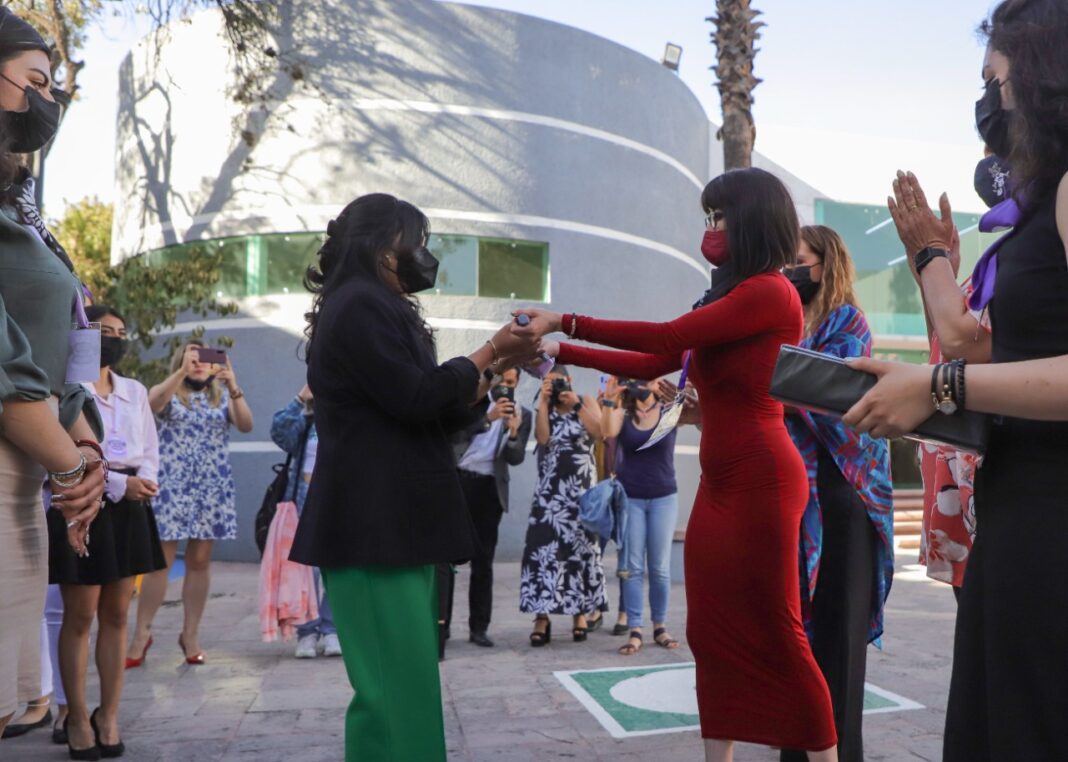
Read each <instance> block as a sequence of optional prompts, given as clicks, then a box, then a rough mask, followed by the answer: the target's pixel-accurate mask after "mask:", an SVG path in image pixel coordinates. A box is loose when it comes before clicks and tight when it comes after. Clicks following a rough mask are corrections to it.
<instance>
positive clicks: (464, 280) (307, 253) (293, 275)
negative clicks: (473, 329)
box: [146, 233, 549, 302]
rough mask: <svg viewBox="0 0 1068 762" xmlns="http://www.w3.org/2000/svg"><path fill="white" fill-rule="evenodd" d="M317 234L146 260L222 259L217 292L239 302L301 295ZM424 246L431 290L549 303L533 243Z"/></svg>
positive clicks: (458, 238) (438, 239)
mask: <svg viewBox="0 0 1068 762" xmlns="http://www.w3.org/2000/svg"><path fill="white" fill-rule="evenodd" d="M322 240H323V234H322V233H273V234H269V235H252V236H242V237H237V238H221V239H217V240H214V241H203V242H196V243H185V244H178V245H177V246H168V247H167V248H165V249H157V250H155V251H151V252H149V253H148V254H147V255H146V256H147V257H148V261H149V263H150V264H156V263H164V262H174V261H181V260H182V259H183V258H185V257H188V256H189V255H190V254H191V252H192V251H194V250H195V249H207V250H209V251H217V252H218V253H220V254H221V255H222V263H221V265H220V273H219V281H218V283H217V286H216V290H218V291H219V292H221V293H222V295H223V296H227V297H230V298H241V297H244V296H264V295H267V294H286V293H300V292H301V291H303V289H304V273H305V271H306V270H307V268H308V266H309V265H311V264H314V263H315V261H316V257H317V255H318V253H319V247H320V246H321V245H322ZM427 245H428V248H429V249H430V250H431V251H432V252H433V253H434V255H435V256H436V257H437V258H438V259H439V260H440V261H441V266H440V267H439V268H438V280H437V283H436V284H435V287H434V290H435V292H436V293H438V294H441V295H445V296H481V297H490V298H498V299H528V300H531V301H542V302H544V301H548V300H549V246H548V244H545V243H537V242H532V241H512V240H509V239H503V238H478V237H476V236H465V235H432V236H431V237H430V241H429V242H428V244H427Z"/></svg>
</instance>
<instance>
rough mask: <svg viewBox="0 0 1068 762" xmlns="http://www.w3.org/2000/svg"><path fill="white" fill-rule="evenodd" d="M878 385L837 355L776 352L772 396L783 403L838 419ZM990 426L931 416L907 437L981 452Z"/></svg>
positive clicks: (791, 349)
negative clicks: (777, 354)
mask: <svg viewBox="0 0 1068 762" xmlns="http://www.w3.org/2000/svg"><path fill="white" fill-rule="evenodd" d="M876 381H877V379H876V377H875V376H873V375H872V374H871V373H865V372H863V371H860V370H855V369H853V368H851V367H849V365H847V364H846V362H845V361H844V360H842V359H841V358H840V357H836V356H834V355H825V354H821V353H820V352H813V351H812V350H810V349H804V348H803V347H795V346H791V345H785V346H783V347H782V349H780V350H779V359H778V361H777V362H776V363H775V372H774V373H773V374H772V377H771V389H770V393H771V396H772V397H774V398H775V399H777V400H779V401H780V402H782V403H784V404H786V405H792V406H794V407H800V408H805V409H807V410H813V411H815V412H818V413H826V414H828V415H835V416H842V415H845V414H846V412H848V410H849V409H850V408H851V407H853V405H854V404H856V403H857V401H858V400H860V398H861V397H863V396H864V395H865V394H866V393H867V392H868V390H869V389H871V388H872V387H873V386H875V383H876ZM990 423H991V417H990V416H989V415H986V414H984V413H976V412H973V411H970V410H963V411H960V412H957V413H955V414H953V415H943V414H942V413H937V412H933V413H932V414H931V417H930V418H928V419H927V420H926V421H924V422H923V423H921V424H920V425H919V426H917V427H916V430H915V431H913V432H912V433H910V434H906V435H905V436H906V438H907V439H918V440H923V441H930V442H936V443H938V444H944V445H949V446H950V447H955V448H957V449H958V450H968V451H971V452H977V453H980V454H982V453H983V452H985V451H986V446H987V442H988V441H989V439H990Z"/></svg>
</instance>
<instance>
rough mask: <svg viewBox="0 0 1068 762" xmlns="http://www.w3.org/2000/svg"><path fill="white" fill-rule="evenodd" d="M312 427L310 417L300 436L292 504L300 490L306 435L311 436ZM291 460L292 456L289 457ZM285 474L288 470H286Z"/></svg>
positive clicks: (312, 422) (312, 420)
mask: <svg viewBox="0 0 1068 762" xmlns="http://www.w3.org/2000/svg"><path fill="white" fill-rule="evenodd" d="M313 425H314V419H313V418H312V416H308V417H307V421H306V422H305V424H304V431H303V432H301V434H300V450H299V451H298V453H299V454H298V455H297V478H296V479H294V480H293V495H292V497H291V498H290V499H291V500H292V501H293V502H294V503H295V502H296V501H297V491H298V490H300V480H301V479H303V478H304V474H303V470H304V452H305V451H306V450H307V449H308V435H309V434H311V428H312V426H313ZM289 457H290V458H292V457H293V456H292V455H291V456H289ZM286 471H287V473H288V471H289V469H288V468H287V469H286Z"/></svg>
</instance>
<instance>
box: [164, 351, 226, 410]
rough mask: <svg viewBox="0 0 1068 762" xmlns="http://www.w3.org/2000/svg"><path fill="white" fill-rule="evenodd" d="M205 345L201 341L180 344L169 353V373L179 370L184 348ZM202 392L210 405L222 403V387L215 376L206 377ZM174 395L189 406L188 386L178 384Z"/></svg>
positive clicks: (215, 405) (214, 405)
mask: <svg viewBox="0 0 1068 762" xmlns="http://www.w3.org/2000/svg"><path fill="white" fill-rule="evenodd" d="M203 346H205V344H204V342H202V341H187V342H185V343H184V344H182V345H181V346H180V347H178V349H176V350H175V351H174V354H173V355H171V373H172V374H173V373H177V372H178V371H179V370H181V367H182V360H184V359H185V350H187V349H188V348H189V347H203ZM183 382H184V379H183ZM204 393H205V394H207V395H208V404H210V405H211V406H212V407H218V406H219V405H220V404H221V403H222V387H221V386H219V382H218V381H216V380H215V376H209V377H208V385H207V387H205V389H204ZM174 396H175V397H177V398H178V401H179V402H181V403H182V404H183V405H185V406H186V407H189V387H188V386H186V385H185V383H181V384H178V391H176V392H175V393H174Z"/></svg>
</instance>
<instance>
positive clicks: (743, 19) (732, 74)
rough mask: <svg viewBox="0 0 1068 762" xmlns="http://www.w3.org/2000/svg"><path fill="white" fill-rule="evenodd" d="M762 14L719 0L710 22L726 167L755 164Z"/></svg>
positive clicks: (745, 3) (739, 2) (738, 0)
mask: <svg viewBox="0 0 1068 762" xmlns="http://www.w3.org/2000/svg"><path fill="white" fill-rule="evenodd" d="M759 15H760V11H758V10H753V9H752V8H750V7H749V0H716V15H715V16H712V17H710V18H707V19H705V21H708V22H711V23H712V25H713V26H714V27H715V29H714V30H713V31H712V33H711V36H712V44H713V45H715V46H716V61H717V63H716V65H715V66H713V67H711V68H712V71H713V72H715V74H716V77H717V79H718V80H719V82H718V83H717V86H718V87H719V97H720V103H721V106H722V109H723V126H722V127H720V129H719V133H718V134H717V137H718V138H719V139H720V140H722V141H723V168H724V169H738V168H740V167H748V166H750V164H751V163H752V158H753V143H754V142H755V141H756V126H755V125H754V124H753V88H755V87H756V86H757V85H759V84H760V80H759V79H757V78H756V77H754V76H753V59H755V58H756V54H757V48H756V41H757V40H758V39H760V31H759V30H760V27H762V26H764V22H762V21H756V17H757V16H759Z"/></svg>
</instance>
